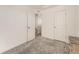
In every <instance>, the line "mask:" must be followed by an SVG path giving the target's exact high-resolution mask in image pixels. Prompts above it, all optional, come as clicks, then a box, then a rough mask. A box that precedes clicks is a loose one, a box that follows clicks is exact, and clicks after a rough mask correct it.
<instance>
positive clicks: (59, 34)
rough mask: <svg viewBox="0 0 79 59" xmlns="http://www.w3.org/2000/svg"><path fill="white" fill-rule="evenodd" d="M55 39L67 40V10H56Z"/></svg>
mask: <svg viewBox="0 0 79 59" xmlns="http://www.w3.org/2000/svg"><path fill="white" fill-rule="evenodd" d="M54 15H55V39H56V40H60V41H66V13H65V11H64V10H63V11H57V12H55V14H54Z"/></svg>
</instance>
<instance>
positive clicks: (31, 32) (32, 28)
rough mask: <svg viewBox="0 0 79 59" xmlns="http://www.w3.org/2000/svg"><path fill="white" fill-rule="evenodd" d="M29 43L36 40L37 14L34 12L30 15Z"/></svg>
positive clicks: (28, 26) (28, 22)
mask: <svg viewBox="0 0 79 59" xmlns="http://www.w3.org/2000/svg"><path fill="white" fill-rule="evenodd" d="M27 24H28V25H27V28H28V33H27V36H28V41H30V40H33V39H34V38H35V14H34V13H33V12H29V13H28V21H27Z"/></svg>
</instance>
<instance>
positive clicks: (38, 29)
mask: <svg viewBox="0 0 79 59" xmlns="http://www.w3.org/2000/svg"><path fill="white" fill-rule="evenodd" d="M41 25H42V19H41V15H40V13H36V14H35V37H38V36H41V28H42V27H41Z"/></svg>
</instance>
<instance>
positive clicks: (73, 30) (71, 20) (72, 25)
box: [41, 5, 79, 39]
mask: <svg viewBox="0 0 79 59" xmlns="http://www.w3.org/2000/svg"><path fill="white" fill-rule="evenodd" d="M59 9H66V25H67V26H66V30H67V39H68V37H69V36H76V35H77V31H78V30H77V26H76V25H77V6H69V5H68V6H56V7H49V8H47V9H41V12H43V11H47V12H48V11H50V12H49V13H51V11H52V10H53V11H54V10H55V11H56V10H59ZM52 14H53V13H52ZM78 24H79V23H78Z"/></svg>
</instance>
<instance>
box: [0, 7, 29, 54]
mask: <svg viewBox="0 0 79 59" xmlns="http://www.w3.org/2000/svg"><path fill="white" fill-rule="evenodd" d="M29 10H30V9H29V8H28V7H27V6H0V53H2V52H4V51H7V50H9V49H11V48H14V47H16V46H18V45H20V44H22V43H24V42H26V41H27V12H28V11H29Z"/></svg>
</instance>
